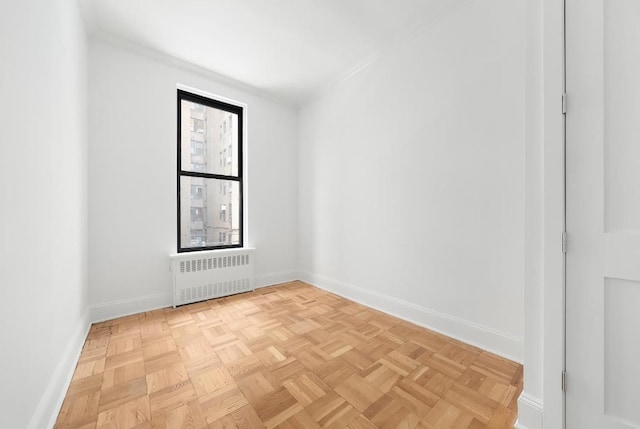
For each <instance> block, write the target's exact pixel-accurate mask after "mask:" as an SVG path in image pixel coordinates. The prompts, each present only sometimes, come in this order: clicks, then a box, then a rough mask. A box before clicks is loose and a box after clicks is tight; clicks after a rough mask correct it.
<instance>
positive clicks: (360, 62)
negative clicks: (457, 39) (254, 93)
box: [84, 0, 460, 104]
mask: <svg viewBox="0 0 640 429" xmlns="http://www.w3.org/2000/svg"><path fill="white" fill-rule="evenodd" d="M84 1H85V4H84V6H85V7H84V9H85V17H86V18H87V22H88V23H89V28H90V31H92V32H94V34H98V35H100V34H102V35H108V36H116V37H117V38H121V39H125V40H127V41H129V42H133V43H135V44H138V45H141V46H143V47H145V48H148V49H152V50H154V51H158V52H161V53H163V54H167V55H171V56H173V57H176V58H179V59H181V60H184V61H188V62H190V63H193V64H196V65H198V66H200V67H203V68H206V69H208V70H211V71H213V72H215V73H218V74H221V75H224V76H226V77H229V78H231V79H233V80H236V81H239V82H242V83H244V84H247V85H250V86H253V87H256V88H258V89H260V90H263V91H267V92H269V93H272V94H274V95H275V96H277V97H279V98H281V99H284V100H287V101H289V102H292V103H296V104H300V103H302V102H304V101H305V100H307V99H309V98H311V97H313V95H315V94H316V93H318V92H319V91H321V90H322V89H323V88H325V87H327V86H329V85H331V84H332V83H333V82H336V81H338V80H340V79H342V78H343V77H345V76H348V75H349V74H351V73H353V72H354V71H356V70H358V69H359V68H361V67H363V66H364V65H366V64H367V63H369V62H371V61H372V60H374V59H375V58H376V57H377V56H379V55H380V54H381V53H382V52H383V51H384V50H385V49H386V48H388V47H389V46H390V45H392V44H394V43H397V42H398V41H399V40H402V39H403V38H404V37H406V36H407V35H408V34H411V33H413V32H415V31H416V30H417V29H420V28H422V27H423V26H425V25H426V24H427V23H429V22H431V21H432V20H433V19H434V18H435V17H437V16H439V15H440V14H441V13H442V12H443V11H444V10H445V9H448V8H450V7H451V6H452V3H459V2H460V1H454V0H393V1H392V0H84Z"/></svg>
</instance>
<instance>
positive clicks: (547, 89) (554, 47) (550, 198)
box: [533, 0, 570, 428]
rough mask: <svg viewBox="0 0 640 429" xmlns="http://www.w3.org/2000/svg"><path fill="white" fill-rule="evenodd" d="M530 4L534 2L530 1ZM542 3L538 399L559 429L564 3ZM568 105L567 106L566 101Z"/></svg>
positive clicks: (561, 398)
mask: <svg viewBox="0 0 640 429" xmlns="http://www.w3.org/2000/svg"><path fill="white" fill-rule="evenodd" d="M533 1H535V0H533ZM542 1H543V3H542V5H543V22H542V25H543V29H542V34H543V39H544V41H543V72H542V73H543V81H544V84H543V85H544V89H543V96H544V103H543V110H544V131H543V151H544V156H543V158H544V173H543V177H544V197H543V198H544V245H543V247H544V249H543V250H544V259H543V260H544V275H543V282H544V286H543V290H544V299H543V308H544V310H543V347H544V351H543V365H544V369H543V383H544V386H543V399H544V402H543V404H544V408H543V416H544V427H545V428H564V427H565V424H566V421H565V400H564V392H563V391H562V384H561V380H562V372H563V371H565V369H566V367H565V347H566V345H565V343H566V342H565V315H566V312H565V297H566V295H565V257H564V253H563V251H562V237H563V232H564V231H565V228H566V224H565V220H566V215H565V213H566V198H565V189H566V188H565V178H566V168H565V166H566V164H565V159H566V150H565V143H566V133H565V115H564V114H562V94H563V93H564V92H565V46H566V40H565V1H564V0H542ZM569 105H570V102H569ZM569 382H570V380H569Z"/></svg>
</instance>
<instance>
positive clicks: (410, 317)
mask: <svg viewBox="0 0 640 429" xmlns="http://www.w3.org/2000/svg"><path fill="white" fill-rule="evenodd" d="M298 274H299V278H300V280H302V281H304V282H306V283H309V284H311V285H313V286H316V287H319V288H320V289H324V290H326V291H328V292H331V293H335V294H336V295H340V296H342V297H344V298H347V299H350V300H352V301H355V302H359V303H361V304H364V305H366V306H368V307H371V308H375V309H377V310H380V311H383V312H385V313H387V314H390V315H392V316H395V317H398V318H400V319H403V320H406V321H408V322H411V323H415V324H417V325H420V326H423V327H425V328H428V329H431V330H433V331H436V332H439V333H441V334H444V335H446V336H448V337H451V338H455V339H457V340H460V341H462V342H465V343H467V344H471V345H473V346H476V347H480V348H481V349H483V350H487V351H489V352H492V353H495V354H497V355H500V356H502V357H505V358H507V359H509V360H512V361H515V362H518V363H522V360H523V356H522V353H523V340H522V338H518V337H514V336H512V335H509V334H506V333H503V332H500V331H497V330H495V329H491V328H489V327H486V326H482V325H479V324H477V323H473V322H469V321H467V320H463V319H460V318H457V317H454V316H450V315H448V314H444V313H440V312H438V311H435V310H432V309H429V308H426V307H422V306H420V305H417V304H414V303H411V302H407V301H404V300H401V299H398V298H394V297H391V296H388V295H384V294H381V293H378V292H373V291H370V290H366V289H363V288H361V287H358V286H354V285H350V284H347V283H344V282H340V281H337V280H334V279H330V278H328V277H324V276H321V275H318V274H313V273H310V272H307V271H300V272H299V273H298Z"/></svg>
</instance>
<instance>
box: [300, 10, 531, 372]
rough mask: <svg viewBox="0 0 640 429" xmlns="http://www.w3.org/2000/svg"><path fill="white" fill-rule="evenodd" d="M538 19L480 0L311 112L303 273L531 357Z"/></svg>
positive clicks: (303, 164)
mask: <svg viewBox="0 0 640 429" xmlns="http://www.w3.org/2000/svg"><path fill="white" fill-rule="evenodd" d="M525 28H526V27H525V2H524V0H519V1H513V0H491V1H480V0H473V1H471V0H470V1H468V2H465V3H464V5H463V7H461V8H458V9H455V10H452V11H451V12H450V14H449V15H448V16H445V17H444V18H443V19H441V20H440V21H439V22H437V23H435V24H433V26H432V27H431V28H430V29H428V30H427V31H423V32H422V33H421V34H419V35H418V36H417V37H412V38H411V39H406V40H403V41H402V43H396V44H394V45H393V46H392V47H391V48H390V49H388V50H387V51H386V52H385V53H384V55H383V56H382V57H381V58H380V59H379V60H378V61H377V62H376V63H374V64H373V65H371V66H370V67H368V68H366V69H364V70H363V71H361V72H360V73H358V74H356V75H354V76H352V77H351V78H349V79H348V80H346V81H343V82H341V83H339V84H337V85H336V86H335V87H334V88H333V89H331V90H330V91H328V92H327V93H326V94H325V95H324V96H323V97H322V98H321V99H319V100H317V101H315V102H314V103H313V104H311V105H309V106H308V107H306V108H305V109H303V110H302V112H301V118H300V149H299V151H300V167H299V168H300V212H299V213H300V214H299V222H300V229H299V235H300V238H299V239H300V244H299V246H300V257H299V261H300V262H299V266H300V269H301V276H302V278H303V279H305V280H307V281H309V282H311V283H313V284H316V285H318V286H321V287H324V288H327V289H330V290H333V291H335V292H337V293H341V294H343V295H346V296H349V297H351V298H355V299H357V300H360V301H362V302H364V303H366V304H369V305H373V306H376V307H379V308H381V309H384V310H386V311H390V312H393V313H396V314H398V315H399V316H401V317H405V318H409V319H411V320H415V321H417V322H419V323H422V324H426V325H428V326H430V327H432V328H435V329H438V330H440V331H444V332H445V333H447V334H450V335H452V336H454V337H458V338H461V339H463V340H465V341H468V342H471V343H474V344H477V345H479V346H482V347H484V348H486V349H489V350H493V351H495V352H497V353H500V354H502V355H505V356H509V357H512V358H514V359H516V360H520V361H521V360H522V357H523V344H522V338H523V334H524V332H523V314H522V313H523V305H524V304H523V276H524V207H525V198H524V193H525V182H524V178H525V176H524V156H525V60H526V54H525V44H526V43H525V42H526V37H525V36H526V31H525Z"/></svg>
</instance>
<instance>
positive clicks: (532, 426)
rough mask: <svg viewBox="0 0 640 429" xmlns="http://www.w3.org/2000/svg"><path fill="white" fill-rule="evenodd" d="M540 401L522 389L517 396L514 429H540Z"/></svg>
mask: <svg viewBox="0 0 640 429" xmlns="http://www.w3.org/2000/svg"><path fill="white" fill-rule="evenodd" d="M542 410H543V408H542V401H541V400H540V399H538V398H535V397H533V396H531V395H528V394H526V393H525V392H524V391H523V392H522V393H521V394H520V397H519V398H518V421H516V425H515V428H516V429H542Z"/></svg>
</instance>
